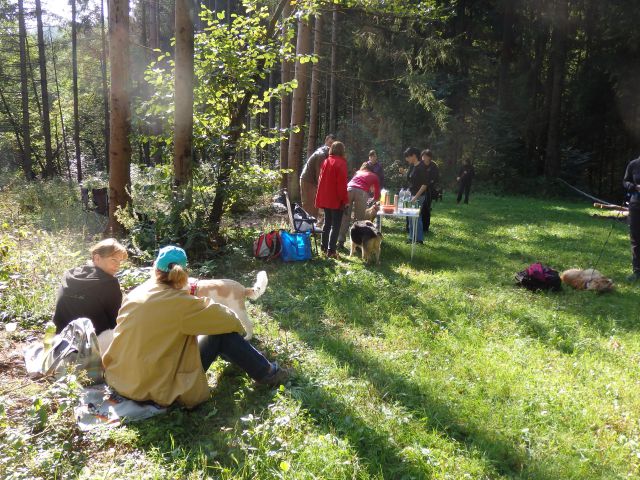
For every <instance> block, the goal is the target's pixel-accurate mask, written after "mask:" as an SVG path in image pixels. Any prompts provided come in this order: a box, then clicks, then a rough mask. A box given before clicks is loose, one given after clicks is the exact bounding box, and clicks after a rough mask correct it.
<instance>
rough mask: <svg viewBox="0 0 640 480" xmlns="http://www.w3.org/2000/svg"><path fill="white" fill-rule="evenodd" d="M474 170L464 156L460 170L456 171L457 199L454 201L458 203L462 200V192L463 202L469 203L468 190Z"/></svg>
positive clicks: (474, 173)
mask: <svg viewBox="0 0 640 480" xmlns="http://www.w3.org/2000/svg"><path fill="white" fill-rule="evenodd" d="M475 175H476V171H475V169H474V168H473V165H471V162H470V161H469V159H468V158H465V159H464V160H463V161H462V167H460V171H459V172H458V176H457V177H456V180H457V182H458V200H457V201H456V203H460V200H462V193H463V192H464V203H469V192H470V191H471V181H472V180H473V177H475Z"/></svg>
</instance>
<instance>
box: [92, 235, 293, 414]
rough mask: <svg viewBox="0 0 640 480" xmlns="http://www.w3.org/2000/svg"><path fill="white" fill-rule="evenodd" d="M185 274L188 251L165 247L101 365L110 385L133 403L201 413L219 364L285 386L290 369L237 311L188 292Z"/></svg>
mask: <svg viewBox="0 0 640 480" xmlns="http://www.w3.org/2000/svg"><path fill="white" fill-rule="evenodd" d="M186 266H187V255H186V253H185V251H184V250H183V249H181V248H179V247H174V246H168V247H164V248H162V249H160V252H159V253H158V258H157V259H156V261H155V264H154V267H155V268H154V271H155V275H154V277H152V278H151V279H149V280H148V281H147V282H145V283H143V284H142V285H140V286H138V287H136V288H135V289H134V290H132V291H131V292H130V293H129V294H128V295H127V297H126V299H125V301H124V302H123V304H122V308H121V309H120V312H119V314H118V318H117V320H116V322H117V325H116V328H115V330H114V338H113V342H112V343H111V345H110V346H109V348H108V350H107V351H106V352H105V353H104V355H103V357H102V362H103V364H104V368H105V378H106V380H107V383H108V384H109V385H110V386H111V387H113V388H114V389H115V390H116V391H117V392H118V393H119V394H120V395H122V396H124V397H127V398H130V399H132V400H137V401H146V400H151V401H153V402H155V403H157V404H159V405H162V406H168V405H171V404H172V403H174V402H177V403H179V404H182V405H184V406H186V407H194V406H196V405H198V404H200V403H202V402H204V401H206V400H207V399H208V398H209V386H208V384H207V377H206V375H205V372H206V371H207V370H208V368H209V366H210V365H211V364H212V363H213V361H214V360H215V359H216V358H217V357H218V356H222V357H223V358H224V359H225V360H228V361H230V362H231V363H234V364H236V365H237V366H238V367H240V368H241V369H243V370H244V371H245V372H247V374H248V375H249V376H250V377H251V378H253V379H254V380H255V381H256V382H257V383H262V384H266V385H278V384H280V383H282V382H283V381H284V380H286V378H287V376H288V371H287V370H286V369H282V368H280V367H279V366H278V364H277V363H276V362H274V363H271V362H269V361H268V360H267V359H266V358H265V357H264V356H263V355H262V354H261V353H260V352H259V351H257V350H256V349H255V348H254V347H253V346H252V345H251V344H250V343H249V342H248V341H246V340H245V339H244V338H243V336H242V335H241V333H243V328H242V325H241V324H240V321H239V320H238V317H237V316H236V315H235V313H233V311H231V310H230V309H228V308H227V307H225V306H223V305H220V304H219V303H215V302H214V301H213V300H211V299H209V298H201V297H195V296H192V295H190V294H189V292H188V291H187V290H183V288H184V287H185V285H186V284H187V282H188V279H189V277H188V275H187V272H186ZM198 336H200V337H198Z"/></svg>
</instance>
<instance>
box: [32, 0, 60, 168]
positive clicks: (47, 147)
mask: <svg viewBox="0 0 640 480" xmlns="http://www.w3.org/2000/svg"><path fill="white" fill-rule="evenodd" d="M35 2H36V22H37V28H38V63H39V65H40V93H41V95H42V130H43V131H44V151H45V165H46V170H45V175H46V176H47V177H53V175H55V165H54V164H53V152H52V150H51V118H50V114H49V86H48V82H47V56H46V53H45V43H44V31H43V28H42V7H41V5H40V0H35Z"/></svg>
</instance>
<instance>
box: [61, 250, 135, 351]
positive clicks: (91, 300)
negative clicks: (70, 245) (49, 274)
mask: <svg viewBox="0 0 640 480" xmlns="http://www.w3.org/2000/svg"><path fill="white" fill-rule="evenodd" d="M90 252H91V260H92V261H91V262H90V263H89V264H87V265H83V266H81V267H76V268H72V269H71V270H68V271H66V272H65V273H64V275H63V276H62V281H61V285H60V288H59V289H58V297H57V300H56V309H55V312H54V314H53V323H54V324H55V326H56V334H58V333H60V332H61V331H62V330H63V329H64V327H66V326H67V325H69V323H71V321H72V320H75V319H76V318H82V317H86V318H88V319H89V320H91V323H92V324H93V328H94V329H95V331H96V335H97V336H98V343H99V344H100V350H101V351H104V350H103V347H106V346H108V344H109V343H110V340H111V338H112V330H113V329H114V328H115V326H116V318H117V316H118V310H119V309H120V306H121V304H122V292H121V290H120V283H119V282H118V279H117V278H116V277H115V275H116V273H117V272H118V270H119V269H120V264H121V263H122V262H123V261H124V260H125V259H126V258H127V250H126V249H125V247H124V246H122V245H121V244H120V243H119V242H118V241H117V240H115V239H114V238H108V239H106V240H102V241H101V242H98V243H97V244H95V245H94V246H93V247H91V250H90Z"/></svg>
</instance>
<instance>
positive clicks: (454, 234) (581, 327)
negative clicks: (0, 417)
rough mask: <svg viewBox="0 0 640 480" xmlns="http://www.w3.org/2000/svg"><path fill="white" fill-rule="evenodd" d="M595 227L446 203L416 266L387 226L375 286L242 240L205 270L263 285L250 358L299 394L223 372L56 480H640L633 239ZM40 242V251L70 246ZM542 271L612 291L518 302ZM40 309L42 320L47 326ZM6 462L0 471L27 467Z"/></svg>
mask: <svg viewBox="0 0 640 480" xmlns="http://www.w3.org/2000/svg"><path fill="white" fill-rule="evenodd" d="M589 214H590V211H589V209H588V208H586V207H585V205H584V204H576V203H570V202H560V201H555V200H535V199H530V198H518V197H493V196H482V195H476V196H474V197H473V198H472V203H471V204H470V205H469V206H456V205H453V204H452V203H451V199H446V200H445V203H438V204H435V208H434V212H433V231H434V235H432V236H429V237H427V239H426V242H425V245H423V246H419V247H417V248H416V253H415V257H414V259H413V261H411V260H410V258H409V257H410V248H411V247H410V245H406V244H405V243H404V237H405V233H404V230H403V224H402V222H393V221H387V220H385V224H384V229H383V231H384V234H385V237H384V242H383V246H382V256H381V264H380V265H369V266H365V265H363V264H362V262H361V260H360V259H359V258H357V257H354V258H349V257H348V256H346V257H343V259H342V260H340V261H337V262H336V261H333V260H331V261H328V260H321V259H314V260H313V261H311V262H306V263H302V264H283V263H279V262H269V263H263V262H260V261H257V260H254V259H252V258H250V257H249V256H248V252H249V250H250V245H249V244H250V241H251V236H250V235H246V234H242V235H239V236H238V238H237V239H236V240H235V245H234V247H240V248H235V249H234V253H233V254H231V255H228V256H226V257H222V258H220V259H218V260H216V261H215V262H214V263H212V264H209V265H208V266H207V268H209V269H210V268H213V269H214V271H215V274H216V276H219V277H228V278H235V279H238V280H241V281H242V282H243V283H245V284H250V283H252V282H253V280H254V279H255V272H256V271H257V270H259V269H263V268H264V269H266V270H267V271H268V273H269V288H268V290H267V293H266V294H265V295H264V296H263V297H262V298H261V299H260V301H259V302H258V303H257V304H256V305H255V306H252V307H251V308H250V310H251V313H252V315H253V317H254V318H255V320H256V324H257V329H256V331H257V345H258V346H259V348H261V349H262V350H263V351H265V352H266V353H267V355H268V356H269V357H271V358H278V359H279V360H281V361H282V362H283V363H285V364H286V365H288V366H293V367H294V368H295V370H296V375H295V378H294V379H293V380H292V381H291V382H290V383H289V384H288V385H286V386H285V387H283V388H282V389H280V390H269V389H263V388H258V387H256V386H255V385H253V384H252V382H250V381H249V380H248V379H247V378H246V376H244V375H238V374H237V373H235V372H234V371H233V370H232V369H229V368H228V367H227V366H226V365H225V364H224V363H219V364H216V365H214V367H213V368H212V370H211V371H210V378H211V385H212V387H213V396H212V398H211V400H210V401H209V402H207V403H206V404H205V405H203V406H202V407H200V408H198V409H197V410H195V411H193V412H186V411H183V410H180V409H176V410H173V411H171V412H169V413H168V414H167V415H164V416H160V417H156V418H153V419H150V420H148V421H145V422H143V423H138V424H130V425H127V426H124V427H120V428H118V429H116V430H113V431H111V432H102V433H99V434H92V435H88V436H86V437H84V440H82V443H78V445H79V446H80V448H84V449H87V450H88V451H91V452H92V453H91V455H87V456H85V457H78V456H73V455H70V454H69V455H67V456H66V457H65V456H64V455H63V457H62V458H63V459H64V458H66V459H67V461H66V462H63V461H61V462H59V465H60V467H59V469H58V470H56V471H57V472H58V476H63V477H67V476H73V475H79V476H80V477H82V478H102V477H104V476H109V477H111V478H206V476H209V477H211V478H223V479H232V478H233V479H236V478H247V479H249V478H260V479H271V478H273V479H276V478H294V479H307V478H308V479H311V478H323V479H324V478H330V479H334V478H335V479H351V478H358V479H360V478H362V479H365V478H366V479H370V478H375V479H383V478H385V479H402V478H407V479H408V478H415V479H422V478H437V479H445V478H450V479H462V478H471V479H478V478H487V479H494V478H521V479H596V478H607V479H608V478H637V477H638V476H639V475H640V423H639V420H638V418H639V413H638V412H640V334H639V333H638V329H639V328H640V313H639V312H638V290H637V288H638V287H634V286H630V285H627V284H625V283H624V282H623V279H624V277H625V276H626V274H627V273H628V270H629V263H630V258H629V257H630V254H629V247H628V237H627V230H626V227H625V225H623V224H621V223H614V224H613V225H612V224H611V223H609V222H608V221H603V220H599V219H593V218H591V217H590V216H589ZM27 227H28V226H27ZM27 227H25V228H27ZM267 227H269V226H267ZM47 235H51V238H50V240H46V241H45V242H44V244H45V245H46V244H48V243H47V242H49V244H51V243H55V239H56V238H59V237H56V235H58V233H56V232H55V231H54V232H50V233H48V234H47ZM607 240H608V243H607V245H606V248H604V250H603V245H604V244H605V242H606V241H607ZM30 248H33V249H34V250H35V251H34V252H33V255H32V257H33V259H34V262H33V263H36V264H37V263H42V262H38V261H36V259H39V258H42V257H41V256H42V255H43V253H42V252H38V251H37V246H34V244H32V245H31V246H30ZM69 251H70V252H71V251H73V249H70V250H69ZM601 252H602V255H601ZM67 255H68V254H65V256H64V258H66V260H62V261H60V262H59V263H60V264H64V263H69V262H71V260H73V259H74V258H73V255H71V256H70V257H69V256H67ZM598 260H599V261H598ZM11 261H12V262H14V260H11ZM534 261H541V262H543V263H545V264H548V265H550V266H552V267H554V268H556V269H558V270H562V269H564V268H571V267H582V268H587V267H592V266H594V264H595V262H596V261H598V264H597V268H598V269H599V270H601V271H602V272H603V273H604V274H606V275H608V276H610V277H612V278H613V279H614V281H616V283H617V288H616V290H615V291H614V292H612V293H610V294H604V295H597V294H594V293H592V292H577V291H572V290H569V289H564V290H563V291H562V292H560V293H555V294H554V293H549V294H547V293H532V292H529V291H526V290H522V289H519V288H516V287H515V286H514V274H515V273H516V272H518V271H519V270H522V269H523V268H525V267H526V266H527V265H528V264H529V263H532V262H534ZM28 264H29V263H28V262H27V263H25V262H23V263H21V264H20V265H28ZM11 265H13V266H15V267H16V268H18V267H19V265H18V264H17V263H15V262H14V263H12V264H11ZM29 265H30V264H29ZM61 266H62V265H60V266H59V267H60V268H61ZM59 267H56V268H59ZM12 268H14V267H12ZM30 268H31V267H30ZM49 273H50V274H51V275H53V270H52V271H50V272H49ZM55 273H57V271H56V272H55ZM39 276H40V273H36V274H35V277H36V278H38V277H39ZM32 288H37V289H39V291H42V292H46V291H47V289H49V288H53V287H49V286H47V285H45V282H41V283H37V282H36V281H35V280H34V283H33V284H32ZM43 295H44V296H43V297H42V298H44V299H45V300H44V305H42V306H41V307H39V308H40V309H41V310H40V311H46V310H49V311H50V310H51V309H52V301H53V300H52V297H51V294H50V293H49V294H48V293H43ZM5 444H6V442H5ZM6 445H7V449H6V450H5V451H6V452H8V453H5V457H6V458H7V459H8V460H6V461H3V462H1V463H0V469H1V468H2V465H11V464H12V462H13V463H14V464H15V463H17V462H18V457H17V454H16V457H15V458H14V457H12V456H11V455H12V453H11V452H13V451H16V452H17V451H18V450H12V448H14V447H12V446H11V445H8V444H6ZM49 448H51V447H47V446H46V445H45V444H41V445H40V447H39V450H38V449H35V450H34V451H31V453H29V455H31V457H29V458H32V457H33V458H36V457H37V454H38V451H40V452H42V451H44V452H46V451H48V449H49ZM33 471H35V470H33ZM33 471H31V473H33ZM0 473H1V472H0ZM27 473H29V471H27ZM23 478H26V473H25V477H23Z"/></svg>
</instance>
